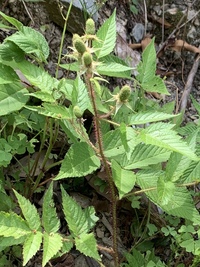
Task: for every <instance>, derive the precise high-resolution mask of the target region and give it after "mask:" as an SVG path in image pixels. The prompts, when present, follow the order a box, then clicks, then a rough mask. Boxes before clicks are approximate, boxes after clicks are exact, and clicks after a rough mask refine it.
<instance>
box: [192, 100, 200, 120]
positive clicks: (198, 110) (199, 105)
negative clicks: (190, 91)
mask: <svg viewBox="0 0 200 267" xmlns="http://www.w3.org/2000/svg"><path fill="white" fill-rule="evenodd" d="M190 97H191V99H192V104H193V105H194V107H195V109H196V111H197V112H198V114H199V116H200V104H199V103H198V102H197V101H196V99H195V98H194V97H193V96H192V95H191V96H190Z"/></svg>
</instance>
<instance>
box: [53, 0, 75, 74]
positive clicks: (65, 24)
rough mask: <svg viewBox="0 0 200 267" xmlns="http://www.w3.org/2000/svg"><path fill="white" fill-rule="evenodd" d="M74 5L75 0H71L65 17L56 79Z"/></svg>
mask: <svg viewBox="0 0 200 267" xmlns="http://www.w3.org/2000/svg"><path fill="white" fill-rule="evenodd" d="M72 5H73V0H72V1H71V2H70V5H69V8H68V10H67V15H66V17H65V18H64V21H65V22H64V26H63V32H62V37H61V42H60V48H59V54H58V62H57V66H56V73H55V77H56V79H57V78H58V69H59V66H60V61H61V56H62V50H63V45H64V39H65V33H66V29H67V21H68V19H69V14H70V12H71V8H72ZM61 14H62V13H61Z"/></svg>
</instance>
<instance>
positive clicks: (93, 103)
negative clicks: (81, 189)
mask: <svg viewBox="0 0 200 267" xmlns="http://www.w3.org/2000/svg"><path fill="white" fill-rule="evenodd" d="M133 4H135V2H134V1H133ZM0 15H1V17H2V19H4V21H6V22H9V23H10V24H11V25H12V26H11V28H12V29H13V28H14V29H15V33H13V34H12V35H11V36H8V37H6V38H5V40H4V42H3V43H2V44H0V70H1V77H0V107H1V109H0V116H1V117H0V124H1V138H0V166H1V181H0V182H1V187H0V202H1V207H0V209H1V211H0V240H1V243H0V250H1V258H0V262H1V264H3V263H4V262H7V263H8V261H9V259H8V258H6V257H5V255H6V253H8V249H9V248H10V247H13V248H16V247H17V248H20V247H22V254H20V253H18V254H20V255H21V260H23V266H25V265H26V264H27V263H28V262H29V261H30V260H31V258H32V257H33V256H34V255H35V254H36V253H37V252H38V251H41V253H42V266H45V265H46V264H48V262H49V261H50V260H51V259H52V258H56V257H58V256H61V255H63V254H65V253H67V252H69V251H70V250H71V249H72V248H73V247H74V246H75V247H76V249H77V250H79V251H80V252H81V253H83V254H84V255H87V256H89V257H92V258H93V259H95V260H96V261H97V262H99V264H100V266H103V263H102V259H101V256H100V253H99V246H98V244H97V240H96V238H95V234H94V232H93V229H94V226H95V224H96V222H97V221H98V219H99V218H98V217H97V214H96V213H95V209H94V207H92V206H89V207H87V208H84V209H83V208H81V206H80V205H79V204H78V203H77V202H76V201H75V200H74V199H73V198H72V197H71V196H69V194H68V193H69V192H67V186H66V184H67V183H68V180H70V179H75V178H76V179H77V178H80V179H81V178H82V177H86V176H87V175H89V174H92V173H95V172H97V171H99V170H100V171H103V172H104V173H105V174H104V176H105V177H104V180H102V183H105V185H106V186H107V189H108V192H109V200H110V204H111V205H110V207H111V208H110V214H111V217H112V228H113V234H112V242H113V243H112V249H111V250H110V252H111V254H112V256H113V259H114V263H115V266H116V267H117V266H126V267H127V266H135V267H137V266H138V267H141V266H173V264H174V263H175V262H176V263H178V264H179V265H178V264H177V265H176V266H179V267H181V266H183V265H181V263H180V262H179V261H178V260H177V259H180V257H181V253H184V251H187V252H189V253H192V255H193V256H194V258H195V260H194V264H193V265H192V266H193V267H194V266H198V262H199V260H198V259H199V253H200V244H199V238H198V237H199V221H200V216H199V212H198V211H197V209H196V207H195V204H196V202H197V200H198V193H195V190H194V189H195V186H196V185H197V184H198V183H199V179H200V163H199V159H200V158H199V156H200V149H199V141H200V135H199V122H197V123H190V124H188V125H185V126H184V127H181V126H180V125H181V119H182V116H181V114H173V110H174V105H175V104H174V102H170V103H167V104H162V103H161V101H160V102H159V101H158V100H153V99H151V98H149V97H148V94H151V93H158V94H161V95H169V93H168V91H167V89H166V86H165V83H164V80H163V79H161V78H160V77H159V76H157V75H156V74H155V73H156V51H155V48H154V40H152V42H151V43H150V44H149V45H148V47H147V48H146V49H145V51H144V52H143V54H142V59H141V62H140V63H139V65H138V66H137V70H134V71H137V75H136V76H135V77H133V75H132V73H133V69H132V68H130V67H129V66H128V65H127V64H126V62H124V61H123V60H121V59H120V58H118V57H116V56H115V55H114V54H113V49H114V47H115V42H116V22H115V16H116V12H115V11H114V12H113V14H112V15H111V17H110V18H109V19H108V20H107V21H105V23H104V24H103V25H102V26H101V27H100V28H99V29H98V31H96V29H95V25H94V21H93V20H92V19H88V20H87V22H86V27H85V34H84V35H83V36H79V35H77V34H74V36H73V40H72V46H71V47H70V48H71V53H69V54H67V55H65V56H66V57H67V58H68V62H70V63H67V64H59V65H58V67H59V68H63V69H64V70H67V71H73V72H75V73H76V77H75V78H74V79H69V78H62V79H61V80H59V79H57V78H55V77H53V76H51V75H50V74H49V73H48V72H47V71H46V70H45V65H46V64H47V62H48V56H49V46H48V44H47V42H46V40H45V38H44V37H43V36H42V35H41V34H40V33H39V32H37V31H35V30H34V29H32V28H30V27H26V26H24V25H23V24H22V23H21V22H19V21H18V20H16V19H14V18H12V17H9V16H7V15H5V14H4V13H2V12H0ZM1 27H6V28H9V26H8V25H7V24H4V25H1ZM63 36H64V35H63ZM63 38H64V37H63ZM61 43H62V42H61ZM60 51H62V47H61V49H60ZM59 63H60V62H59ZM106 76H108V77H112V78H113V77H120V78H122V79H124V80H125V81H128V82H127V84H126V85H124V86H122V87H121V88H120V87H116V88H114V90H113V91H112V92H111V90H110V88H109V87H110V84H109V83H108V81H107V80H106ZM192 101H193V103H194V106H195V108H196V110H197V112H198V115H199V114H200V105H199V104H198V103H197V102H196V101H195V99H192ZM91 118H92V123H91V124H90V127H89V129H88V126H87V121H90V119H91ZM92 136H93V137H92ZM58 139H61V143H62V144H63V145H62V146H60V147H59V152H55V151H56V146H57V141H58ZM66 148H67V149H66ZM33 155H34V156H33ZM24 156H26V162H25V163H22V162H21V161H20V159H21V158H22V157H24ZM50 159H53V161H52V160H50ZM13 162H17V163H18V164H19V165H21V168H20V170H19V171H16V170H15V169H12V166H13ZM38 166H39V167H38ZM51 171H52V172H53V173H54V174H55V177H49V176H48V175H47V174H49V173H50V172H51ZM22 173H23V175H22ZM10 176H12V178H10ZM69 178H70V179H69ZM57 181H59V184H60V189H59V191H60V194H61V202H62V210H63V219H62V220H65V221H66V223H67V225H68V231H67V232H64V233H63V232H62V231H61V218H60V215H58V213H57V209H56V206H55V201H54V197H53V195H54V193H53V184H55V183H56V182H57ZM46 184H48V187H47V188H48V189H46V188H45V185H46ZM38 193H40V194H42V196H43V200H42V211H41V209H39V208H38V207H37V205H36V204H34V203H33V202H34V201H33V199H34V196H35V195H36V194H38ZM55 194H57V193H56V192H55ZM139 196H140V197H139ZM122 199H126V200H128V201H129V202H130V203H131V205H132V208H133V209H137V210H140V209H142V208H141V205H142V203H144V200H146V203H152V205H154V208H156V209H157V215H158V217H160V219H162V220H164V221H165V223H164V224H163V225H160V227H159V226H158V225H156V223H153V222H152V220H151V213H152V208H151V205H150V204H146V209H147V211H148V216H147V219H146V217H144V219H145V220H144V221H145V222H146V225H145V231H143V232H142V233H140V234H139V236H138V238H136V232H137V233H138V230H139V227H137V223H136V221H135V224H134V223H133V224H132V225H131V229H130V231H131V233H132V236H133V239H134V240H135V243H134V242H133V244H132V247H131V249H130V250H129V251H124V253H123V255H122V254H121V252H120V253H119V249H118V248H119V244H118V228H117V225H118V216H117V214H118V210H117V205H118V202H119V201H120V200H122ZM18 206H19V207H20V211H19V209H17V207H18ZM133 222H134V220H133ZM143 223H144V222H143ZM159 235H160V236H161V237H162V239H163V240H164V241H165V242H166V243H165V245H169V246H170V250H171V253H172V256H171V257H169V258H168V260H166V261H165V262H164V260H163V259H162V258H161V257H160V258H159V257H158V256H156V255H155V253H154V252H155V251H154V247H153V245H152V244H153V243H152V242H151V239H153V238H155V237H156V236H159ZM169 240H170V241H169ZM101 249H102V248H101ZM9 253H10V252H9ZM19 257H20V256H19ZM1 266H3V265H1Z"/></svg>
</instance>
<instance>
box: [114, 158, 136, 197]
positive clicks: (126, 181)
mask: <svg viewBox="0 0 200 267" xmlns="http://www.w3.org/2000/svg"><path fill="white" fill-rule="evenodd" d="M111 169H112V175H113V180H114V183H115V185H116V187H117V189H118V193H119V198H120V199H121V198H122V197H123V196H124V195H125V194H127V193H128V192H130V191H131V190H132V189H133V187H134V185H135V181H136V175H135V174H134V172H133V171H127V170H124V169H122V168H121V166H120V165H119V164H118V163H117V162H116V161H115V160H112V161H111Z"/></svg>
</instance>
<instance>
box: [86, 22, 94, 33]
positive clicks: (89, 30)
mask: <svg viewBox="0 0 200 267" xmlns="http://www.w3.org/2000/svg"><path fill="white" fill-rule="evenodd" d="M85 33H86V34H91V35H94V34H95V23H94V20H93V19H88V20H87V21H86V24H85Z"/></svg>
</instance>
